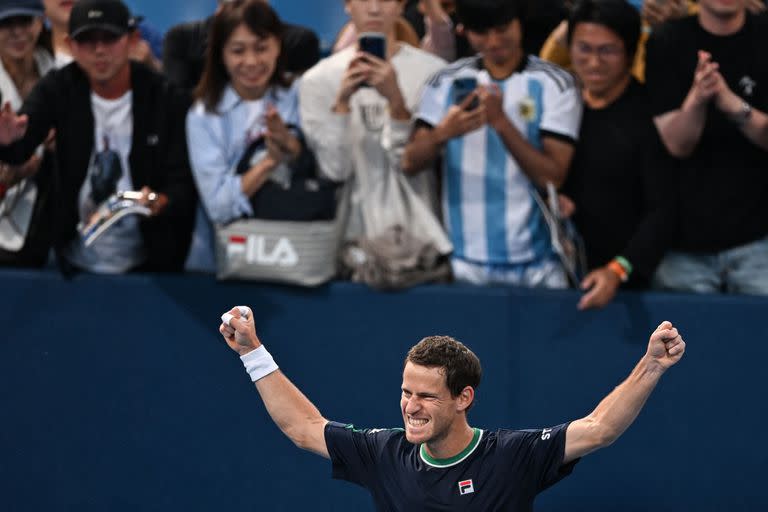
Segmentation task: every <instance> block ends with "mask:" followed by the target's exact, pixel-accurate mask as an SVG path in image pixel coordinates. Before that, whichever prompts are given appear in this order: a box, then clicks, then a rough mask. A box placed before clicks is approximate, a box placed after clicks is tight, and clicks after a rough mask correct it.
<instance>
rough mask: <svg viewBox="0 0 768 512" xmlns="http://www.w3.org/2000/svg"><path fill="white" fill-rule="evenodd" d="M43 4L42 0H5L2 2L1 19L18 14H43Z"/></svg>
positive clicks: (34, 15)
mask: <svg viewBox="0 0 768 512" xmlns="http://www.w3.org/2000/svg"><path fill="white" fill-rule="evenodd" d="M43 12H44V11H43V4H42V2H40V0H5V1H4V2H2V4H0V20H5V19H8V18H15V17H17V16H31V17H33V18H34V17H38V16H42V15H43Z"/></svg>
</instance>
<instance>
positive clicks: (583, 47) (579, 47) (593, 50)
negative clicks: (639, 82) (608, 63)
mask: <svg viewBox="0 0 768 512" xmlns="http://www.w3.org/2000/svg"><path fill="white" fill-rule="evenodd" d="M573 53H574V54H576V56H577V57H579V58H585V57H589V56H591V55H597V57H598V58H599V59H600V60H611V59H616V58H618V57H621V56H622V55H623V54H624V48H622V47H621V46H619V45H616V44H603V45H600V46H592V45H589V44H587V43H582V42H577V43H574V44H573Z"/></svg>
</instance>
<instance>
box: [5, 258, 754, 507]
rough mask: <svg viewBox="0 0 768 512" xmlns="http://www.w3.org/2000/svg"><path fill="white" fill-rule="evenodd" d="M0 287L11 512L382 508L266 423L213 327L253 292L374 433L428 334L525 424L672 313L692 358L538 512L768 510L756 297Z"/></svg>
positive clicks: (315, 376)
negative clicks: (465, 350)
mask: <svg viewBox="0 0 768 512" xmlns="http://www.w3.org/2000/svg"><path fill="white" fill-rule="evenodd" d="M0 283H2V293H0V321H1V322H2V325H3V329H2V335H1V336H0V404H2V417H3V420H2V423H3V426H2V428H1V429H0V509H2V510H4V511H6V510H7V511H33V512H34V511H49V510H56V511H58V510H77V511H91V510H93V511H96V510H98V511H104V510H109V511H155V510H163V511H175V510H179V511H182V510H183V511H185V512H187V511H211V510H226V511H241V510H242V511H246V510H248V511H252V510H278V511H280V510H286V511H297V510H318V511H349V510H355V511H357V510H370V501H369V499H368V497H367V495H366V494H365V492H364V491H362V490H361V489H359V488H357V487H354V486H352V485H350V484H345V483H342V482H335V481H332V480H331V479H330V465H329V463H327V462H326V461H324V460H323V459H321V458H319V457H316V456H313V455H311V454H307V453H303V452H300V451H299V450H298V449H296V448H295V447H293V445H292V444H291V443H290V442H289V441H287V440H286V439H284V438H283V437H282V435H281V434H280V433H279V432H278V430H277V428H276V427H275V426H274V425H273V424H272V422H271V421H270V419H269V418H268V416H267V414H266V413H265V411H264V409H263V407H262V405H261V402H260V400H259V398H258V395H257V393H256V391H255V390H254V389H253V386H252V385H251V384H250V382H249V380H248V377H247V375H246V374H245V372H244V371H243V368H242V365H241V363H240V361H239V360H238V359H237V357H236V356H235V355H234V354H232V353H231V352H230V351H229V349H228V348H226V346H225V345H224V344H223V342H222V341H220V338H219V336H218V333H217V327H218V316H219V314H220V313H221V312H222V311H224V310H225V309H227V308H228V307H229V306H231V305H234V304H250V305H251V306H253V308H254V311H255V316H256V319H257V325H258V326H259V329H260V333H261V336H262V339H263V340H264V342H265V343H266V344H267V345H268V346H269V349H270V351H271V352H272V353H273V354H274V356H275V358H276V360H277V361H278V362H279V364H280V365H281V366H282V368H283V370H284V371H285V372H286V373H287V374H288V375H289V376H290V377H291V378H292V379H293V380H294V382H296V384H297V385H298V386H299V387H300V388H302V389H303V390H304V391H305V392H306V393H307V394H308V396H309V397H310V398H311V399H312V400H313V401H314V402H315V403H316V404H317V405H318V407H319V408H320V410H321V411H323V413H324V414H325V415H326V416H327V417H328V418H332V419H335V420H338V421H349V422H354V423H355V424H356V425H359V426H372V427H375V426H398V425H399V424H400V421H401V420H400V417H399V409H398V399H399V385H400V369H401V365H402V359H403V357H404V354H405V352H406V350H407V349H408V348H409V347H410V346H411V345H412V344H413V343H415V342H416V341H418V340H419V339H420V338H421V337H423V336H425V335H429V334H436V333H446V334H452V335H454V336H456V337H458V338H459V339H461V340H463V341H465V342H466V343H467V344H468V345H470V346H471V347H472V348H473V349H474V350H475V351H476V352H477V353H478V355H479V356H480V358H481V360H482V361H483V364H484V370H485V377H484V382H483V383H482V384H481V386H480V388H479V394H478V403H477V406H476V407H475V408H474V409H473V411H472V413H471V416H470V418H471V421H472V423H473V425H476V426H478V427H482V428H494V427H499V426H508V427H514V428H517V427H519V428H524V427H536V426H546V425H552V424H556V423H560V422H563V421H566V420H569V419H573V418H577V417H580V416H583V415H585V414H586V413H588V412H589V411H591V410H592V408H593V407H594V406H595V405H596V404H597V402H598V401H599V400H600V399H601V398H602V397H603V396H604V395H605V394H606V393H608V392H609V391H610V390H611V389H612V388H613V387H614V386H615V385H617V384H618V383H619V382H621V380H622V379H623V378H624V377H625V376H626V375H627V374H628V373H629V371H630V370H631V368H632V366H633V365H634V363H635V362H636V361H637V359H638V358H639V357H640V356H641V354H642V353H643V352H644V350H645V345H646V340H647V337H648V333H649V332H650V330H652V329H653V328H654V327H655V326H656V325H658V323H659V322H660V321H661V320H663V319H665V318H668V319H671V320H673V321H675V322H676V324H677V325H678V326H679V327H680V328H681V330H682V331H683V332H684V333H685V337H686V339H687V341H688V344H689V346H688V348H689V350H688V353H687V355H686V357H685V359H684V361H683V362H682V363H681V365H680V366H679V367H677V368H674V369H673V370H672V371H671V372H670V373H669V374H668V375H666V376H665V377H664V379H663V381H662V382H661V384H660V386H659V387H658V389H657V390H656V393H655V394H654V396H653V397H652V398H651V400H650V401H649V403H648V404H647V406H646V409H645V410H644V411H643V412H642V414H641V415H640V417H639V418H638V420H637V422H636V424H635V425H634V426H633V427H632V428H631V429H630V430H629V431H628V432H627V433H626V434H625V435H624V437H622V438H621V439H620V440H619V441H618V442H617V443H616V444H615V445H614V446H612V447H610V448H608V449H606V450H604V451H602V452H598V453H596V454H593V455H591V456H589V457H587V458H586V459H585V460H583V461H582V462H581V463H580V464H579V465H578V466H577V468H576V471H575V472H574V475H573V476H571V477H570V478H568V479H566V480H565V481H563V482H562V483H560V484H558V485H557V486H555V487H554V488H553V489H551V490H549V491H547V492H546V493H544V494H543V495H542V496H541V497H540V499H539V501H538V502H537V507H536V510H539V511H566V510H567V511H582V510H583V511H587V510H589V511H617V510H620V511H622V512H625V511H649V510H651V511H673V510H674V511H693V510H695V511H716V510H717V511H719V510H728V511H756V510H766V509H767V508H768V496H767V493H766V489H765V486H764V478H765V475H766V474H767V472H768V450H767V449H766V447H765V443H764V442H763V437H764V436H763V435H762V432H761V428H762V427H761V425H763V424H764V423H765V421H766V414H767V412H766V407H765V397H764V395H765V393H764V389H765V384H764V382H763V380H762V375H763V374H764V372H765V370H764V367H765V360H766V359H768V343H766V340H767V339H768V327H766V324H765V322H764V318H765V311H766V307H767V306H768V300H766V299H757V298H742V297H698V296H687V295H659V294H646V295H639V294H625V295H621V296H620V297H619V299H618V300H617V302H616V303H614V304H612V305H610V306H609V307H608V308H606V309H605V310H603V311H598V312H589V313H578V312H577V311H576V302H577V299H578V297H577V294H575V293H573V292H569V291H566V292H543V291H539V292H536V291H527V290H518V289H511V288H487V289H478V288H469V287H463V286H455V287H447V286H434V287H422V288H417V289H414V290H410V291H408V292H405V293H399V294H384V293H375V292H372V291H370V290H368V289H365V288H363V287H360V286H357V285H351V284H342V283H336V284H332V285H330V286H326V287H322V288H319V289H317V290H299V289H293V288H287V287H278V286H258V285H254V284H249V283H237V284H233V283H227V284H222V283H216V282H214V281H213V280H212V279H211V278H207V277H199V276H175V277H169V276H165V277H148V276H129V277H96V276H80V277H78V278H76V279H75V280H74V281H65V280H63V279H62V278H60V277H59V276H58V275H56V274H50V273H42V274H39V273H25V272H10V271H0Z"/></svg>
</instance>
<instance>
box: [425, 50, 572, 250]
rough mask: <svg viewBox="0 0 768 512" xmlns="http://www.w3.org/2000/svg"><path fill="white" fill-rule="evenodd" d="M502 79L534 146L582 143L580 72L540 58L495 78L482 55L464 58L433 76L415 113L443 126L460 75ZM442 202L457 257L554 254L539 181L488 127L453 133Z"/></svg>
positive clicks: (482, 81)
mask: <svg viewBox="0 0 768 512" xmlns="http://www.w3.org/2000/svg"><path fill="white" fill-rule="evenodd" d="M470 77H471V78H475V79H476V80H477V83H478V85H490V84H492V83H496V84H497V85H498V86H499V88H500V89H501V91H502V93H503V95H504V110H505V112H506V114H507V116H508V117H509V119H510V120H511V121H512V123H513V125H514V126H515V127H516V128H517V129H518V130H519V131H520V133H521V134H522V135H523V136H524V137H525V138H526V139H527V140H528V142H530V143H531V144H532V145H533V146H534V147H536V148H538V149H541V147H542V146H541V140H542V138H543V137H555V138H559V139H561V140H566V141H571V142H575V141H576V138H577V136H578V130H579V125H580V123H581V113H582V102H581V96H580V93H579V90H578V88H577V87H576V83H575V79H574V77H573V76H572V75H571V74H570V73H568V72H567V71H565V70H563V69H562V68H560V67H558V66H555V65H554V64H551V63H549V62H545V61H543V60H541V59H539V58H537V57H534V56H528V57H526V59H525V61H524V63H523V65H522V66H521V68H520V69H519V70H518V71H516V72H514V73H513V74H512V75H511V76H510V77H508V78H507V79H505V80H500V81H499V80H494V79H493V78H491V76H490V75H489V73H488V72H487V71H486V70H485V69H484V68H483V65H482V59H480V58H478V57H471V58H467V59H462V60H459V61H457V62H455V63H453V64H451V65H450V66H448V67H446V68H445V69H443V70H441V71H440V72H438V73H436V74H435V75H434V76H433V77H432V78H431V79H430V81H429V82H428V84H427V86H426V87H425V89H424V92H423V94H422V98H421V102H420V104H419V109H418V113H417V115H416V118H417V119H418V120H419V121H421V122H423V123H427V124H428V125H431V126H435V125H437V124H438V123H439V122H440V121H441V120H442V119H443V117H444V116H445V115H446V113H447V112H448V109H449V108H450V107H451V105H453V104H454V102H455V89H456V88H455V86H454V84H455V81H456V80H457V79H460V78H470ZM443 166H444V186H443V208H444V218H445V222H446V226H447V228H448V231H449V233H450V235H451V239H452V242H453V245H454V256H455V257H458V258H461V259H464V260H468V261H472V262H477V263H489V264H494V265H504V264H519V263H527V262H532V261H537V260H541V259H543V258H546V257H548V256H550V255H551V254H552V248H551V243H550V237H549V231H548V228H547V225H546V222H545V221H544V218H543V217H542V215H541V212H540V210H539V209H538V207H537V205H536V203H535V200H534V199H533V197H532V195H531V192H532V187H533V185H532V183H531V181H530V180H529V179H528V177H527V176H526V175H525V173H523V171H522V170H521V169H520V166H519V165H518V163H517V162H516V161H515V159H514V158H513V157H512V155H511V154H510V153H509V151H507V149H506V146H505V145H504V142H503V141H502V140H501V137H499V135H498V134H497V133H496V132H495V131H494V130H493V129H492V128H490V127H489V126H487V125H486V126H485V127H483V128H481V129H479V130H476V131H474V132H471V133H468V134H466V135H464V136H463V137H459V138H455V139H452V140H450V141H449V142H448V143H447V144H446V148H445V154H444V158H443Z"/></svg>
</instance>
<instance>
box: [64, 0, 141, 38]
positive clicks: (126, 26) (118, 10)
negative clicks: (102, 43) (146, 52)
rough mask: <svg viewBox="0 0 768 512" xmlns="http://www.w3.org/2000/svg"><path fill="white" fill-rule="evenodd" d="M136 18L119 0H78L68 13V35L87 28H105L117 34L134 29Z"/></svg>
mask: <svg viewBox="0 0 768 512" xmlns="http://www.w3.org/2000/svg"><path fill="white" fill-rule="evenodd" d="M137 24H138V23H137V19H136V18H135V17H133V16H132V15H131V11H129V10H128V7H127V6H126V5H125V4H124V3H123V2H121V1H120V0H80V1H79V2H77V3H75V5H74V6H73V7H72V13H71V14H70V15H69V37H71V38H73V39H74V38H76V37H77V36H78V35H80V34H82V33H84V32H87V31H89V30H105V31H107V32H111V33H113V34H117V35H120V36H121V35H123V34H127V33H128V32H132V31H133V30H134V29H136V25H137Z"/></svg>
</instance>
